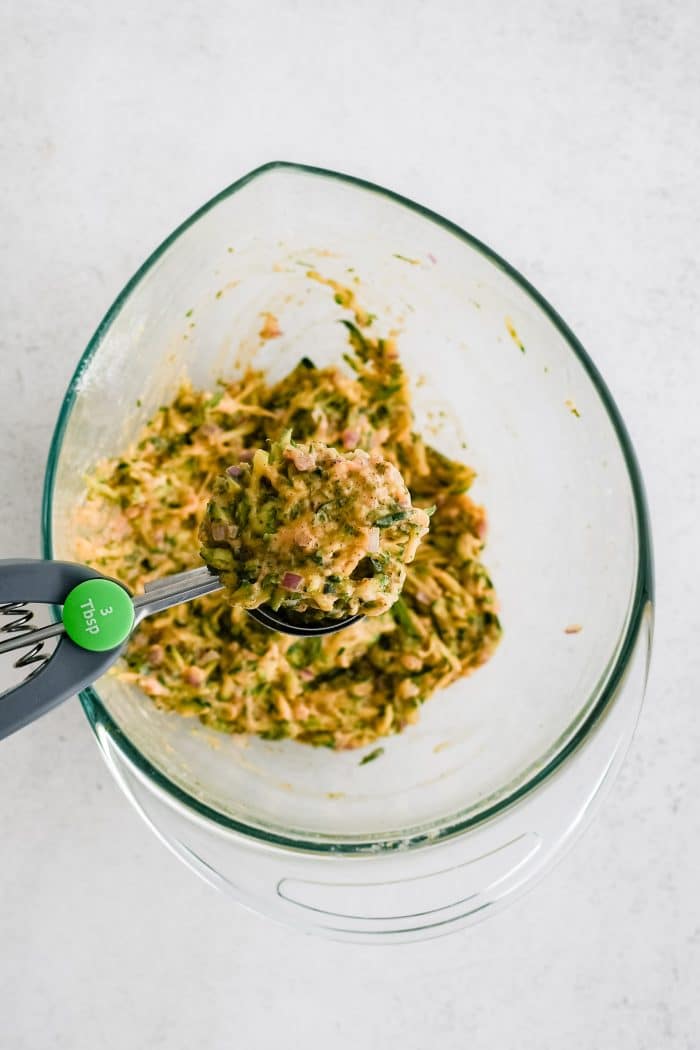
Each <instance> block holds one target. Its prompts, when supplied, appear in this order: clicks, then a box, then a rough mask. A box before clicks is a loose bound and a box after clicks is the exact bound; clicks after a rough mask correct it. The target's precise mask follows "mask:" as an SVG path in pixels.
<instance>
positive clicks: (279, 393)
mask: <svg viewBox="0 0 700 1050" xmlns="http://www.w3.org/2000/svg"><path fill="white" fill-rule="evenodd" d="M309 276H312V277H314V279H318V276H317V275H313V274H310V275H309ZM324 283H328V284H330V285H331V286H332V287H333V289H334V291H335V298H336V301H338V302H340V305H342V306H346V307H347V308H348V309H350V310H351V311H352V315H353V317H354V321H351V320H345V321H344V322H343V323H344V324H345V325H346V327H347V329H348V339H349V344H350V345H349V352H348V353H347V354H346V355H344V356H345V362H346V365H347V366H348V368H347V369H346V368H339V367H328V368H316V367H315V365H314V363H313V362H312V361H311V360H309V359H308V358H302V360H301V361H300V362H299V364H298V365H297V366H296V368H294V369H293V370H292V371H291V372H290V373H289V374H288V375H287V376H286V377H285V378H284V379H282V380H281V381H280V382H277V383H274V384H272V385H270V384H269V383H268V382H267V381H266V378H265V376H264V375H263V374H262V373H261V372H255V371H249V372H248V373H246V374H245V375H244V376H243V377H242V378H237V379H235V380H232V381H225V380H221V381H220V383H219V387H218V389H217V391H216V393H213V394H212V392H211V391H204V390H195V389H193V388H192V387H191V386H189V385H186V384H185V385H183V386H182V387H181V389H180V390H179V391H178V393H177V395H176V397H175V399H174V400H173V401H172V402H171V403H170V404H167V405H164V406H163V407H162V408H161V410H160V411H159V412H158V413H157V414H156V415H155V416H154V418H153V419H152V420H151V421H150V422H149V423H148V424H147V426H146V427H145V428H144V430H143V432H142V434H141V436H140V439H139V441H138V442H137V444H136V445H135V446H133V447H132V448H130V449H129V450H128V452H126V453H125V454H124V455H123V456H121V457H119V458H115V459H112V460H109V461H107V462H104V463H102V464H101V465H100V467H99V468H98V469H97V470H96V471H95V473H94V475H93V476H92V477H91V478H90V479H89V481H88V496H87V502H86V505H85V507H84V508H83V509H82V511H81V519H82V531H83V533H84V538H83V539H81V541H80V549H79V552H78V553H79V556H80V557H82V558H83V559H84V560H85V561H86V562H88V563H89V564H91V565H93V566H95V567H96V568H98V569H100V571H102V572H105V573H108V574H110V575H113V576H115V577H116V578H118V579H120V580H122V581H123V582H124V583H126V584H127V585H128V586H130V587H132V588H134V589H139V588H142V587H143V585H144V584H145V583H147V582H149V581H150V580H153V579H155V578H157V577H161V576H165V575H168V574H170V573H175V572H181V571H183V570H187V569H192V568H196V567H197V566H198V565H201V560H200V556H199V553H198V551H199V549H200V546H201V544H200V543H198V535H199V534H200V529H201V536H202V539H203V544H204V546H203V553H204V557H205V559H206V560H207V561H208V562H209V563H210V564H211V565H214V566H216V567H217V569H220V570H221V571H222V574H223V578H224V580H225V582H226V583H227V584H228V587H229V589H230V590H231V591H232V592H233V593H235V594H236V597H237V604H231V602H230V601H229V600H227V597H226V594H225V593H222V592H218V593H216V594H213V595H209V596H207V597H206V598H201V599H198V600H197V601H195V602H193V603H190V604H188V605H182V606H178V607H176V608H173V609H169V610H168V611H167V612H164V613H161V614H159V615H157V616H153V617H150V618H149V619H147V620H144V621H143V623H142V624H141V626H140V627H139V629H138V631H137V632H136V634H135V635H134V636H133V638H132V640H131V642H130V644H129V647H128V649H127V652H126V657H125V661H124V665H123V666H122V668H121V669H120V670H119V671H118V672H117V673H118V674H119V675H120V677H121V678H122V679H124V680H125V681H128V682H132V683H134V684H135V685H137V686H138V687H139V688H140V689H141V690H142V691H143V692H144V693H146V694H147V695H148V696H150V697H151V698H152V699H153V700H154V701H155V703H156V704H158V706H159V707H161V708H165V709H168V710H172V711H177V712H178V713H179V714H181V715H186V716H190V717H196V718H199V719H200V721H201V722H203V723H204V724H206V725H208V726H211V727H213V728H215V729H218V730H221V731H222V732H225V733H251V734H258V735H260V736H262V737H265V738H267V739H280V738H284V737H289V738H292V739H294V740H297V741H300V742H302V743H307V744H314V745H324V746H326V747H331V748H338V749H341V748H343V749H344V748H353V747H363V746H364V745H366V744H369V743H371V742H372V741H374V740H376V739H377V738H379V737H383V736H387V735H389V734H392V733H398V732H400V731H401V730H402V729H404V728H405V727H406V726H407V725H410V724H412V723H415V722H416V721H417V720H418V717H419V712H420V707H421V704H422V703H423V702H424V701H426V700H427V699H428V698H429V697H430V696H431V695H432V694H433V693H435V691H436V690H438V689H441V688H443V687H445V686H447V685H449V684H450V683H451V682H453V681H455V680H456V679H458V678H461V677H462V676H464V675H467V674H469V673H470V672H471V671H473V670H475V669H476V668H477V667H479V666H480V665H481V664H483V663H484V662H485V661H486V660H488V658H489V657H490V656H491V654H492V653H493V651H494V649H495V647H496V645H497V644H498V640H499V637H500V633H501V628H500V624H499V621H498V616H497V602H496V595H495V593H494V588H493V585H492V583H491V580H490V578H489V575H488V573H487V571H486V569H485V568H484V565H483V563H482V561H481V554H482V550H483V547H484V539H485V534H486V514H485V511H484V509H483V507H481V506H479V505H478V504H476V503H474V502H473V500H472V499H471V498H470V497H469V495H468V490H469V488H470V486H471V484H472V481H473V479H474V476H475V475H474V472H473V471H472V469H471V468H470V467H468V466H466V465H465V464H463V463H460V462H457V461H456V460H452V459H448V458H447V457H446V456H444V455H443V454H442V453H440V452H438V451H437V450H436V449H435V448H432V447H431V446H430V445H428V444H426V443H425V441H424V440H423V438H422V437H421V436H420V435H419V434H417V433H415V431H414V430H413V416H412V412H411V404H410V393H409V385H408V379H407V376H406V373H405V371H404V369H403V367H402V365H401V361H400V359H399V354H398V349H397V345H396V341H395V340H394V339H393V338H387V339H382V338H377V337H375V336H373V335H372V334H371V332H370V327H371V324H372V318H371V317H369V315H367V314H366V313H365V312H364V311H362V310H360V309H359V308H356V305H355V302H354V294H353V293H348V294H347V295H344V290H343V289H342V288H341V286H340V285H337V286H336V284H335V282H330V281H324ZM339 296H341V299H340V300H339V298H338V297H339ZM307 457H311V459H312V460H313V461H314V467H313V469H314V470H316V469H321V474H320V475H318V481H319V483H320V484H321V485H327V484H328V483H329V479H328V473H329V472H331V473H332V471H333V470H338V469H340V472H341V474H345V473H349V474H350V475H351V476H353V483H354V484H356V485H359V484H362V485H364V487H365V495H364V496H360V494H359V492H358V493H356V498H355V499H354V501H350V502H349V503H348V504H347V510H346V512H345V513H344V512H343V508H342V506H341V507H340V509H339V508H338V507H337V506H336V507H335V508H334V507H332V506H331V507H327V508H326V514H327V517H328V521H327V523H325V522H324V521H323V520H320V521H318V522H317V524H316V528H315V533H316V536H312V537H311V538H310V537H308V536H307V535H306V534H304V535H302V533H301V532H300V533H299V535H298V536H297V535H296V533H295V532H294V529H295V524H294V521H293V520H292V521H291V522H290V521H289V520H287V519H285V520H282V519H283V518H284V515H280V514H279V513H278V512H279V507H278V508H277V513H276V514H272V513H271V512H265V511H264V507H265V504H266V503H269V502H270V500H265V499H262V498H260V499H259V497H261V495H262V494H261V493H260V492H259V491H257V493H256V496H255V501H254V502H255V506H254V508H253V506H252V504H251V501H250V496H251V489H252V481H253V479H254V478H256V479H257V480H256V485H257V486H258V489H259V488H260V486H262V487H263V488H265V483H264V482H263V481H262V480H261V479H262V478H263V477H264V476H265V474H266V473H270V472H272V473H274V475H275V478H278V477H279V476H280V475H282V474H283V475H284V476H285V478H287V479H288V480H289V481H290V485H291V487H292V488H293V487H294V486H296V485H297V484H299V482H300V478H299V475H303V474H304V473H305V472H306V471H305V466H306V465H308V464H309V462H310V459H309V458H307ZM359 462H361V463H362V464H363V471H360V472H358V477H357V478H354V469H353V470H350V471H349V472H348V471H346V469H345V468H344V467H343V468H338V466H337V465H338V464H350V463H359ZM380 465H384V466H380ZM227 470H228V471H229V473H228V474H227ZM382 471H385V473H384V474H382ZM217 478H218V479H219V480H218V481H217V480H216V479H217ZM362 478H364V481H363V482H361V480H360V479H362ZM268 480H269V479H268ZM336 482H337V486H338V488H337V489H336V487H335V485H333V486H332V488H333V491H334V492H336V493H337V494H336V495H334V496H332V499H338V500H341V501H342V499H343V493H344V492H345V493H346V494H347V492H346V486H347V485H348V477H345V481H344V482H343V479H342V478H338V479H336ZM406 490H407V491H406ZM302 491H303V492H305V493H306V496H308V488H305V487H304V486H301V487H300V488H299V490H298V493H297V495H299V493H302ZM212 493H213V496H212ZM243 493H245V496H246V499H245V500H244V501H243V503H244V504H245V503H247V505H248V518H247V519H246V522H245V527H244V528H243V527H242V526H241V519H240V518H239V517H236V514H237V513H240V506H241V494H243ZM268 495H269V493H268ZM317 495H318V494H317ZM407 497H408V501H407ZM363 499H364V500H365V502H363ZM208 501H210V506H209V510H208V511H207V510H206V508H207V502H208ZM297 502H299V503H301V504H302V510H301V511H300V512H299V527H301V525H302V524H304V523H305V522H306V514H307V512H308V511H309V509H310V507H309V506H307V507H305V508H304V497H303V495H299V498H298V500H297V499H296V497H295V503H294V505H296V503H297ZM321 502H326V503H328V502H329V501H328V500H324V501H321ZM273 503H274V501H273ZM319 509H320V508H319V506H318V505H317V506H316V507H315V510H314V511H313V513H314V514H318V511H319ZM253 511H254V528H253V533H254V534H255V536H257V537H258V539H261V538H262V537H263V536H267V540H266V541H263V542H264V545H265V550H266V552H267V556H268V557H269V555H270V554H271V553H272V554H274V555H275V556H276V554H280V553H281V554H282V563H280V564H276V567H275V570H274V571H269V572H265V571H263V572H260V571H259V570H260V568H261V562H260V561H259V560H258V561H255V559H250V560H252V561H255V564H254V565H251V567H250V570H249V571H248V572H246V571H245V570H244V573H243V576H244V577H246V578H242V577H241V575H240V573H239V572H235V573H234V572H233V566H232V565H231V564H230V563H229V562H228V560H227V557H226V552H227V551H228V552H229V553H230V550H231V545H233V546H234V547H235V545H236V543H237V542H239V537H242V536H243V533H244V531H245V532H246V533H250V531H251V513H253ZM433 511H434V513H433ZM245 513H246V512H245V511H243V515H244V517H245ZM267 513H270V516H269V518H267V517H266V516H265V515H266V514H267ZM431 513H432V517H431V518H430V522H429V524H430V528H429V531H427V532H426V527H427V525H428V515H429V514H431ZM323 516H324V514H323V511H322V512H321V519H323ZM273 519H274V520H273ZM339 522H340V523H341V527H342V523H344V522H345V523H347V524H348V525H349V526H350V527H351V529H352V530H357V533H358V535H353V534H351V533H347V534H346V537H345V538H346V540H348V541H349V540H353V541H354V540H356V541H357V543H353V542H349V543H346V546H345V548H344V550H345V551H346V554H344V555H342V557H346V556H347V557H349V558H350V562H351V561H352V560H353V558H355V557H356V560H355V563H354V566H353V567H352V568H351V571H350V573H349V574H348V573H347V571H346V570H347V567H348V566H349V565H350V562H348V565H347V566H346V565H343V571H339V572H330V571H329V564H328V563H327V558H328V556H329V553H332V551H331V547H333V545H334V544H335V543H336V542H337V541H338V537H337V536H336V535H335V530H337V528H338V523H339ZM326 526H327V528H326ZM285 529H286V530H288V531H289V532H290V535H289V536H288V535H287V532H283V531H282V530H285ZM227 530H228V531H227ZM234 530H235V531H234ZM292 532H294V536H293V537H292V535H291V534H292ZM280 533H282V540H281V541H278V546H277V550H276V551H275V549H274V547H275V544H274V543H273V541H272V537H273V536H278V537H279V536H280ZM326 533H328V535H327V534H326ZM85 537H87V538H85ZM290 538H291V539H292V541H293V551H294V558H295V561H294V564H291V563H290V564H289V566H288V567H285V565H284V564H283V563H284V558H285V557H288V556H289V550H290V549H292V548H290V546H289V544H288V542H287V541H288V540H289V539H290ZM315 539H318V546H316V544H315ZM340 546H341V545H340V544H339V543H338V546H337V548H336V549H340ZM348 551H349V554H347V552H348ZM414 555H415V556H414ZM222 558H223V559H224V560H225V561H227V564H226V565H224V564H218V563H217V559H222ZM320 559H323V560H322V561H321V560H320ZM411 559H412V560H411ZM302 565H303V571H302ZM311 566H315V568H316V569H317V570H318V571H317V572H316V574H315V575H316V577H317V578H316V579H315V580H312V577H313V576H314V573H312V572H309V575H308V577H307V575H306V572H307V569H310V567H311ZM266 567H267V568H269V565H268V566H266ZM280 570H281V575H280ZM229 573H232V575H231V576H230V577H229V576H228V574H229ZM285 575H286V580H285ZM336 576H337V577H339V579H338V580H334V579H333V578H332V577H336ZM266 577H269V578H268V579H267V580H266ZM299 577H301V582H299V579H298V578H299ZM403 577H405V579H403ZM310 581H311V585H309V582H310ZM328 584H330V587H328V589H327V585H328ZM350 584H351V585H352V586H350ZM399 592H400V597H397V595H398V594H399ZM259 599H260V600H261V601H268V602H272V604H274V603H275V602H279V603H283V602H287V603H290V599H291V605H292V606H293V605H294V604H296V606H297V611H298V612H300V613H301V612H302V611H303V613H304V616H308V615H309V614H311V615H314V614H318V615H321V614H322V615H323V616H324V617H327V616H328V615H329V613H330V614H331V615H342V616H345V615H348V612H349V611H352V610H354V609H356V608H357V609H359V610H360V611H363V612H365V613H367V614H368V615H366V616H365V618H364V619H363V620H361V621H360V622H359V623H356V624H354V625H353V626H351V627H348V628H347V629H346V630H344V631H341V632H339V633H338V634H334V635H330V636H327V637H324V638H308V639H301V640H295V639H293V638H291V637H289V636H287V635H281V634H276V633H274V632H272V631H269V630H267V629H266V628H265V627H262V626H260V625H259V624H257V623H256V622H255V621H253V620H252V619H251V617H250V616H249V615H248V614H247V612H246V611H245V608H244V607H243V606H244V605H246V604H247V605H249V606H251V605H252V604H259ZM302 607H303V608H302Z"/></svg>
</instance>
